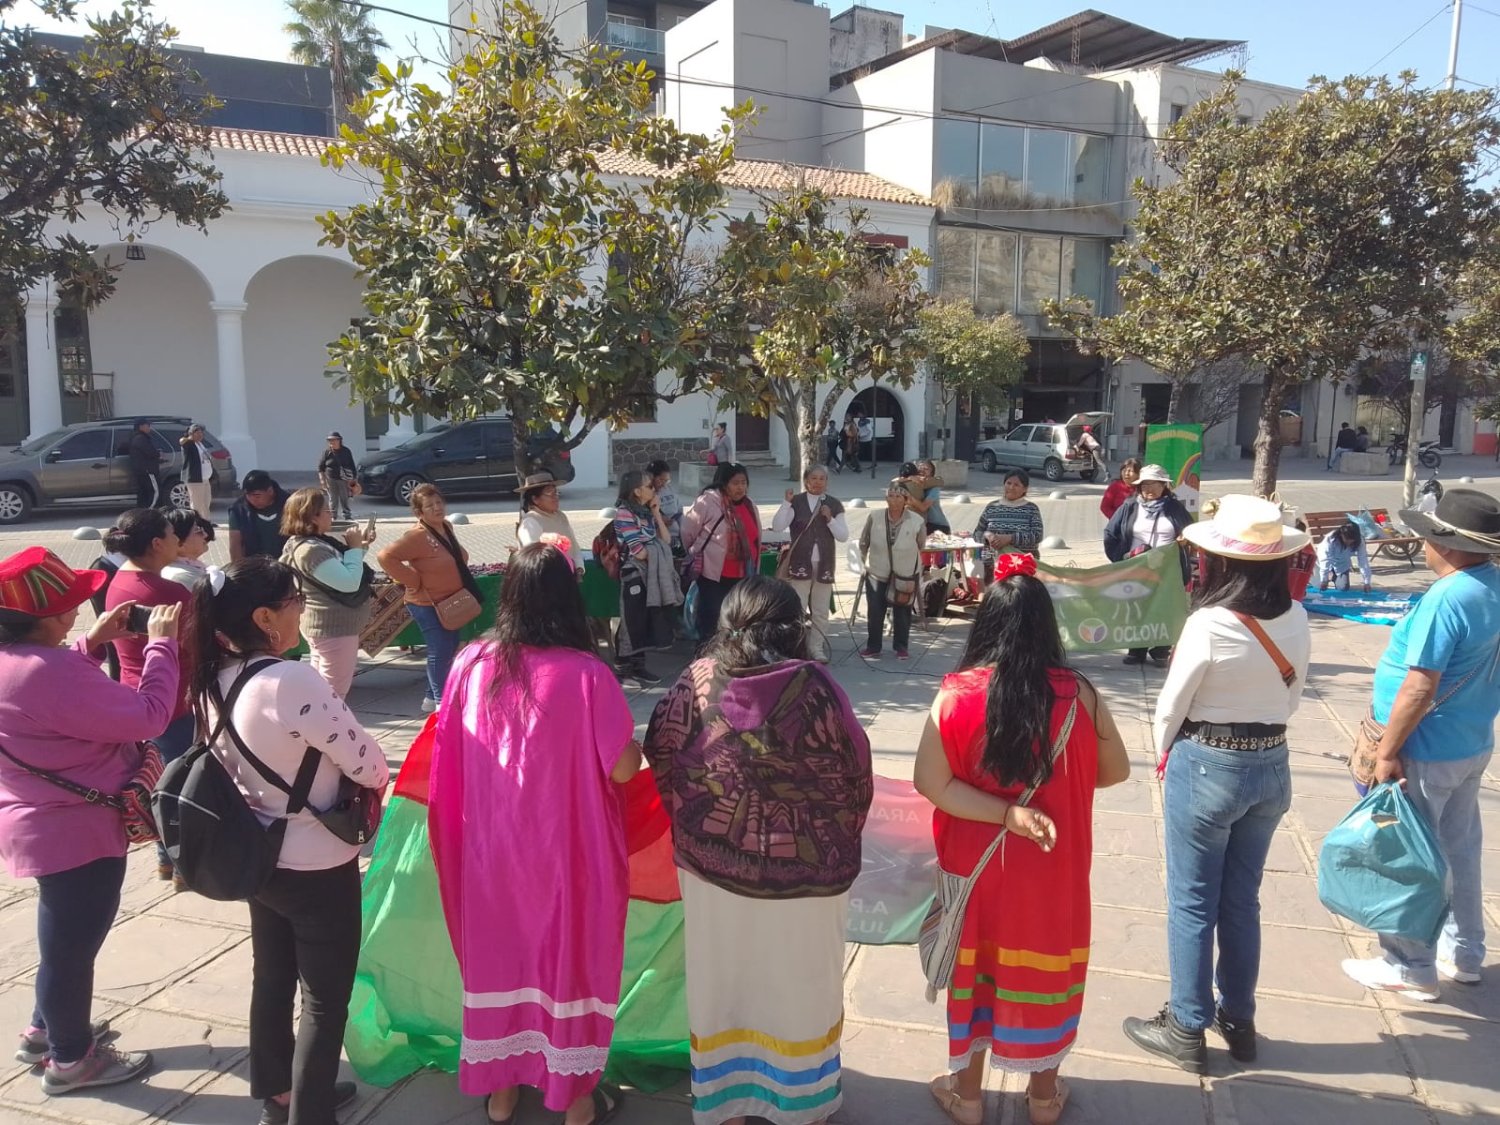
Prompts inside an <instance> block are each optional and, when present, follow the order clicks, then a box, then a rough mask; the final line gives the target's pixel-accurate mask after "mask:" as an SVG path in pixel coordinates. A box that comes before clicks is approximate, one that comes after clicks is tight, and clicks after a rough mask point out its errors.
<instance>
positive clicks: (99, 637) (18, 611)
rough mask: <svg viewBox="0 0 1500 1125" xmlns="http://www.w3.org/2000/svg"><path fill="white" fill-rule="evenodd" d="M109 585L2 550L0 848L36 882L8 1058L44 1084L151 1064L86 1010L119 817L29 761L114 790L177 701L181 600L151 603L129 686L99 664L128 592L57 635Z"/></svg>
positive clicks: (123, 623)
mask: <svg viewBox="0 0 1500 1125" xmlns="http://www.w3.org/2000/svg"><path fill="white" fill-rule="evenodd" d="M104 583H105V574H104V573H103V572H102V571H98V570H73V569H72V568H71V567H69V566H68V565H67V564H66V563H64V562H63V561H62V560H61V559H60V558H58V557H57V556H56V555H54V554H53V553H52V552H51V551H48V550H45V549H44V548H42V547H30V548H27V549H26V550H24V551H21V552H20V553H19V554H15V555H12V556H11V557H10V558H8V559H5V560H4V561H0V749H3V751H4V752H3V753H0V858H3V860H4V862H5V866H6V870H7V871H8V872H9V873H10V875H11V877H12V878H15V879H35V880H36V882H37V890H38V895H37V952H38V966H37V974H36V983H35V993H36V1009H35V1011H34V1012H33V1013H32V1016H31V1024H30V1026H29V1027H27V1028H26V1030H25V1031H23V1032H22V1033H21V1039H20V1044H19V1047H18V1049H17V1051H16V1058H17V1059H18V1060H19V1061H21V1062H25V1063H28V1064H32V1065H35V1064H38V1063H41V1064H43V1069H42V1078H41V1082H42V1091H43V1092H44V1093H46V1094H66V1093H70V1092H72V1091H74V1090H82V1089H87V1088H89V1087H94V1086H108V1085H112V1084H114V1083H116V1082H125V1081H128V1080H129V1079H132V1078H135V1077H137V1076H138V1075H140V1074H143V1073H145V1071H146V1070H147V1069H149V1068H150V1066H151V1056H150V1055H149V1054H147V1053H146V1052H144V1051H137V1052H130V1053H126V1052H123V1051H119V1050H116V1049H115V1048H114V1047H113V1046H109V1045H105V1044H103V1043H101V1042H100V1039H102V1038H103V1037H104V1036H105V1035H106V1034H108V1032H109V1024H108V1022H107V1021H103V1020H101V1021H97V1022H91V1021H90V1016H91V1011H90V1008H91V1006H92V1003H93V991H94V961H95V958H96V957H97V956H98V954H99V950H100V947H101V946H103V944H104V939H105V937H106V936H107V935H108V934H109V929H110V926H111V925H113V923H114V920H115V914H116V912H117V911H118V909H119V906H120V888H121V886H122V885H123V883H124V881H125V850H126V840H125V825H124V821H123V819H122V817H121V814H120V812H119V811H118V810H117V809H114V808H111V807H109V806H108V805H104V804H98V803H92V804H91V803H90V802H89V801H87V800H86V799H85V798H83V797H82V796H79V795H77V794H75V793H73V792H72V791H71V789H67V788H63V787H62V786H61V785H59V784H57V783H56V782H53V781H51V780H48V779H46V778H44V777H41V776H39V775H38V774H36V773H34V772H32V769H33V768H34V769H40V770H46V771H49V772H51V773H54V774H56V775H58V777H59V778H62V779H66V780H67V781H69V782H71V783H73V784H75V785H81V786H85V787H87V788H89V789H98V790H99V791H100V792H101V793H107V794H115V793H119V792H121V791H122V790H123V789H124V787H125V784H126V782H128V781H129V780H130V778H131V777H132V776H133V775H134V774H135V772H136V770H137V769H138V768H139V766H140V763H141V751H140V748H139V746H138V745H137V743H138V741H140V740H145V739H149V738H152V737H153V736H155V735H157V734H159V733H160V732H161V731H162V730H163V729H164V728H165V727H166V726H167V723H168V721H169V720H170V719H171V717H172V714H173V712H174V711H175V710H176V708H177V704H178V700H179V683H178V671H179V666H178V650H177V624H178V613H179V607H178V606H176V605H160V606H157V607H156V608H154V609H153V610H152V611H151V617H150V620H149V622H148V624H147V626H146V631H147V637H146V639H145V649H146V654H145V663H144V667H143V669H142V672H141V675H140V678H139V680H138V681H137V682H136V684H135V685H134V686H126V685H124V684H118V683H115V682H114V681H113V680H110V679H108V678H107V677H105V676H104V675H102V674H101V672H100V670H99V654H100V652H101V650H102V649H103V648H104V646H105V645H107V644H109V643H110V642H112V641H118V640H120V639H121V638H123V637H125V636H126V635H127V632H128V624H129V617H130V610H131V609H132V608H133V604H134V603H131V602H122V603H120V604H119V605H117V606H115V608H114V609H112V610H111V611H109V612H108V613H106V614H103V615H102V616H100V617H99V618H98V619H97V620H96V621H95V622H94V623H93V625H91V626H90V627H89V629H88V631H87V632H86V633H85V634H84V635H83V636H82V637H81V638H79V639H78V640H77V641H76V642H74V643H73V644H72V645H69V646H66V647H64V642H65V641H66V640H67V638H68V634H69V633H70V632H71V631H72V629H73V626H74V623H75V622H76V621H77V620H78V608H79V606H81V605H82V604H83V603H84V602H86V601H88V600H89V598H90V597H92V596H93V595H94V594H95V593H97V592H98V591H100V590H101V589H103V587H104ZM28 767H31V768H28Z"/></svg>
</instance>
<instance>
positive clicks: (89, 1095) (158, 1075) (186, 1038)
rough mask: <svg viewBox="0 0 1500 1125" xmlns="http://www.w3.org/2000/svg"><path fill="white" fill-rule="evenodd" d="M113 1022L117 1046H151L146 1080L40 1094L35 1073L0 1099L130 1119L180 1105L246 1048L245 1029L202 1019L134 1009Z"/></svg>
mask: <svg viewBox="0 0 1500 1125" xmlns="http://www.w3.org/2000/svg"><path fill="white" fill-rule="evenodd" d="M114 1028H115V1030H116V1031H118V1032H119V1033H120V1034H119V1040H118V1043H119V1046H120V1047H121V1049H123V1050H131V1051H140V1050H146V1051H150V1052H151V1054H152V1058H153V1069H152V1071H151V1073H150V1075H149V1076H148V1077H147V1078H146V1079H145V1080H144V1081H142V1082H128V1083H123V1084H121V1085H119V1086H110V1087H106V1088H104V1089H101V1090H98V1091H88V1090H85V1091H82V1092H81V1093H77V1094H70V1095H68V1097H67V1098H65V1099H58V1098H49V1097H47V1095H45V1094H43V1093H42V1089H41V1085H40V1083H39V1082H37V1081H36V1080H35V1079H27V1080H25V1081H21V1082H12V1083H11V1084H10V1085H8V1086H6V1087H5V1089H4V1090H0V1103H3V1104H4V1105H6V1106H9V1107H12V1108H17V1109H30V1110H37V1109H43V1110H45V1111H47V1112H49V1113H58V1112H65V1113H67V1114H68V1115H69V1116H71V1117H73V1118H74V1120H79V1121H88V1122H97V1123H100V1125H133V1123H134V1122H138V1121H152V1120H156V1119H158V1118H160V1117H162V1116H164V1115H167V1114H170V1113H172V1112H173V1111H175V1110H177V1109H179V1108H180V1107H182V1106H183V1105H184V1104H185V1102H186V1099H187V1096H188V1094H189V1093H190V1092H191V1091H193V1090H196V1089H197V1088H199V1087H200V1086H202V1085H204V1084H205V1082H206V1081H207V1079H208V1078H210V1077H212V1076H214V1075H217V1074H219V1073H222V1072H223V1071H225V1070H228V1069H229V1068H230V1067H232V1066H235V1065H237V1064H238V1063H239V1062H240V1061H241V1060H242V1059H243V1058H244V1057H245V1053H246V1035H245V1033H244V1032H225V1031H223V1030H221V1029H218V1028H215V1027H213V1026H212V1025H211V1024H208V1023H205V1022H203V1021H201V1020H193V1019H191V1018H188V1017H185V1016H178V1015H172V1014H169V1013H166V1012H154V1011H149V1010H147V1009H136V1010H134V1011H131V1012H127V1013H125V1014H124V1015H122V1016H121V1017H120V1018H118V1019H117V1020H115V1021H114ZM248 1108H249V1107H243V1108H242V1110H241V1112H242V1114H243V1116H242V1117H241V1118H240V1119H241V1120H248V1119H251V1118H252V1117H253V1114H251V1113H249V1112H245V1111H246V1110H247V1109H248ZM181 1120H184V1121H186V1120H192V1117H191V1116H189V1117H186V1118H181Z"/></svg>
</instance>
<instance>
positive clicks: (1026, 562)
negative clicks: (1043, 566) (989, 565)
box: [995, 552, 1036, 582]
mask: <svg viewBox="0 0 1500 1125" xmlns="http://www.w3.org/2000/svg"><path fill="white" fill-rule="evenodd" d="M1016 574H1025V575H1027V576H1029V577H1031V578H1035V577H1036V559H1034V558H1032V557H1031V556H1030V555H1023V554H1019V553H1017V552H1010V553H1009V554H1004V555H1001V556H1000V557H999V558H997V559H996V560H995V581H996V582H1004V581H1005V580H1006V579H1007V578H1010V577H1012V576H1013V575H1016Z"/></svg>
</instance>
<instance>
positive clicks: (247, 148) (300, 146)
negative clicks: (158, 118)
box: [208, 128, 934, 207]
mask: <svg viewBox="0 0 1500 1125" xmlns="http://www.w3.org/2000/svg"><path fill="white" fill-rule="evenodd" d="M208 143H209V145H210V147H212V148H214V149H220V150H227V151H230V152H268V153H276V154H279V155H282V156H310V157H315V158H316V157H321V156H322V155H323V152H324V150H325V149H326V148H327V147H328V145H329V143H330V140H329V138H327V137H308V136H303V135H300V134H296V133H266V132H261V131H260V130H256V129H225V128H214V129H210V130H209V140H208ZM599 165H600V169H601V170H602V171H604V172H607V173H611V174H613V175H616V176H654V175H656V174H657V173H658V171H659V169H658V168H657V167H656V165H654V164H651V163H650V162H648V161H645V160H640V159H637V158H635V157H632V156H626V155H624V154H623V153H617V152H606V153H604V154H603V155H602V157H601V158H600V161H599ZM799 182H805V183H807V184H808V185H810V186H813V187H818V188H821V189H822V190H823V191H825V192H827V193H828V194H829V195H831V196H834V197H837V198H841V199H864V200H869V201H871V202H874V203H904V204H908V205H910V206H913V207H932V206H933V205H934V204H933V202H932V200H930V199H928V198H926V197H925V196H923V195H922V194H920V193H919V192H915V191H910V190H908V189H907V188H904V187H901V186H900V185H899V184H893V183H891V182H890V181H889V180H883V179H881V178H880V177H879V176H873V175H871V174H870V173H868V172H850V171H846V170H844V169H842V168H822V167H818V166H816V165H810V164H782V163H779V162H777V161H774V160H736V161H735V162H734V164H733V165H732V166H731V167H730V169H729V174H728V175H726V176H725V177H724V185H725V186H726V187H738V188H749V189H752V190H753V189H760V190H768V191H775V190H780V189H783V188H787V187H791V186H793V185H794V184H797V183H799Z"/></svg>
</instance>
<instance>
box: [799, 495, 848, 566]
mask: <svg viewBox="0 0 1500 1125" xmlns="http://www.w3.org/2000/svg"><path fill="white" fill-rule="evenodd" d="M818 506H819V507H820V508H827V509H828V510H829V511H830V512H832V513H833V515H831V516H829V519H828V520H825V519H824V518H823V517H822V516H821V515H819V516H816V517H815V516H814V515H813V510H812V504H811V503H810V502H809V501H808V499H807V493H806V492H799V493H797V495H795V496H793V497H792V527H791V537H792V538H791V543H792V548H791V550H792V561H791V563H790V564H789V565H788V567H787V577H788V578H799V579H808V578H813V579H815V580H816V581H818V582H832V581H833V567H834V563H835V562H836V561H837V559H838V540H836V539H834V537H833V530H832V528H830V527H829V526H828V522H829V520H831V519H833V518H834V517H836V516H840V515H842V514H843V512H844V506H843V505H842V504H840V503H839V502H838V501H837V500H835V499H834V498H833V497H832V496H829V495H828V494H827V493H826V492H825V493H824V494H823V499H822V502H821V503H820V504H819V505H818ZM808 524H812V530H811V531H807V526H808ZM804 531H807V534H806V535H803V534H802V533H803V532H804ZM814 547H816V548H817V549H818V572H817V574H813V568H812V556H813V548H814Z"/></svg>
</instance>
